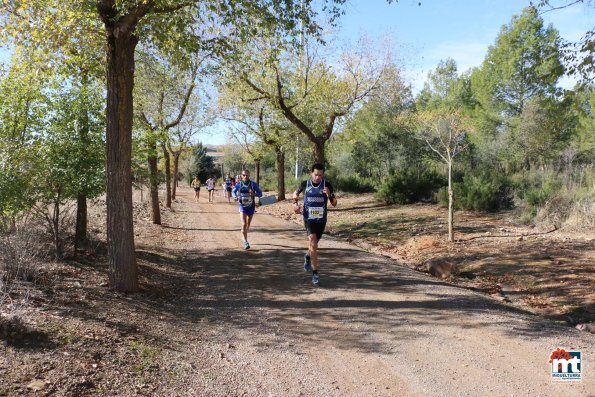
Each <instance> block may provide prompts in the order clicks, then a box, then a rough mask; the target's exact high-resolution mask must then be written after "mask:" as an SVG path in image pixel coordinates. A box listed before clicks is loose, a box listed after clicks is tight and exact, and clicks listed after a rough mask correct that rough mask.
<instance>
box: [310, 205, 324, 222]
mask: <svg viewBox="0 0 595 397" xmlns="http://www.w3.org/2000/svg"><path fill="white" fill-rule="evenodd" d="M322 218H324V207H308V219H322Z"/></svg>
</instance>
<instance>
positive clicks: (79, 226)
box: [74, 193, 88, 256]
mask: <svg viewBox="0 0 595 397" xmlns="http://www.w3.org/2000/svg"><path fill="white" fill-rule="evenodd" d="M87 241H88V239H87V196H86V195H85V194H82V193H79V195H78V196H77V198H76V227H75V231H74V255H75V256H76V252H77V250H79V249H81V248H82V247H84V246H85V245H86V244H87Z"/></svg>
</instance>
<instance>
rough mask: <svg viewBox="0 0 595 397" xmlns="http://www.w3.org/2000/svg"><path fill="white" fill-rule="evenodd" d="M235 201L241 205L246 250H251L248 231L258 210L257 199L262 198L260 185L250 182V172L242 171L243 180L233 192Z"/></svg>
mask: <svg viewBox="0 0 595 397" xmlns="http://www.w3.org/2000/svg"><path fill="white" fill-rule="evenodd" d="M231 194H232V196H233V198H234V200H235V201H238V202H239V203H240V216H241V217H242V237H243V238H244V249H250V243H248V230H250V223H251V222H252V217H253V216H254V212H255V210H256V203H255V202H254V198H255V197H262V192H261V191H260V188H259V187H258V184H257V183H256V182H254V181H251V180H250V172H249V171H247V170H244V171H242V180H241V181H240V182H238V183H236V185H235V186H234V188H233V190H232V192H231Z"/></svg>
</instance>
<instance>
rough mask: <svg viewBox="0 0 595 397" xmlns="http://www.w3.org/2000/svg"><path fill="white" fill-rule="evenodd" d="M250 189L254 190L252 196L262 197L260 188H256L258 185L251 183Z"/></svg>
mask: <svg viewBox="0 0 595 397" xmlns="http://www.w3.org/2000/svg"><path fill="white" fill-rule="evenodd" d="M252 188H253V189H254V195H255V196H256V197H262V190H260V187H259V186H258V183H256V182H253V183H252Z"/></svg>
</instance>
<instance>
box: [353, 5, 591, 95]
mask: <svg viewBox="0 0 595 397" xmlns="http://www.w3.org/2000/svg"><path fill="white" fill-rule="evenodd" d="M419 3H421V5H418V4H419ZM552 3H554V4H556V3H558V4H559V3H561V1H557V0H553V1H552ZM528 4H529V0H416V1H413V0H400V1H399V2H398V3H392V4H388V3H387V2H386V1H385V0H351V1H350V3H349V4H348V5H347V6H346V15H344V16H343V18H342V20H341V25H342V26H341V35H342V36H344V37H357V36H358V35H359V34H361V33H365V34H367V35H369V36H371V37H382V36H385V35H388V36H389V37H391V38H392V41H393V42H394V43H395V52H396V53H397V56H398V57H399V58H401V59H403V61H404V66H405V71H406V74H405V76H406V78H407V79H408V80H409V81H410V82H411V84H412V85H413V87H414V88H417V89H419V88H421V87H422V86H423V81H424V80H425V78H426V76H427V73H428V72H429V71H431V70H433V69H435V67H436V65H437V64H438V62H439V61H440V60H444V59H446V58H448V57H450V58H453V59H454V60H455V61H456V62H457V65H458V68H459V72H463V71H465V70H467V69H469V68H471V67H474V66H479V65H480V64H481V62H482V61H483V58H484V57H485V55H486V53H487V49H488V46H490V45H491V44H493V43H494V41H495V39H496V37H497V36H498V33H499V32H500V28H501V27H502V25H504V24H508V23H510V20H511V18H512V16H513V15H515V14H520V13H521V11H522V10H523V8H524V7H526V6H527V5H528ZM542 18H543V19H544V21H545V23H546V24H550V23H551V24H553V25H554V27H555V28H556V29H558V31H559V32H560V35H561V36H562V37H563V38H565V39H568V40H577V39H578V38H580V37H581V35H582V34H584V33H585V32H586V31H587V30H588V29H591V28H593V26H595V9H593V8H592V7H591V8H589V7H587V6H584V5H575V6H572V7H568V8H566V9H562V10H556V11H553V12H546V13H543V14H542Z"/></svg>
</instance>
